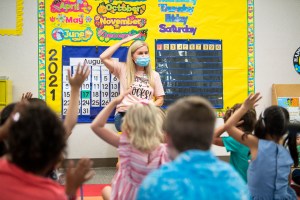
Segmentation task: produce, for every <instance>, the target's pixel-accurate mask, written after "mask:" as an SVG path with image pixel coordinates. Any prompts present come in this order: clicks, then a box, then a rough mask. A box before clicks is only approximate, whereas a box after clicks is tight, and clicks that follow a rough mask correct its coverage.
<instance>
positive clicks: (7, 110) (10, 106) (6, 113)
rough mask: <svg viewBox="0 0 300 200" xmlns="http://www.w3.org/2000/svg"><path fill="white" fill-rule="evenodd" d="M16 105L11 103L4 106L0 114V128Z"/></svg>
mask: <svg viewBox="0 0 300 200" xmlns="http://www.w3.org/2000/svg"><path fill="white" fill-rule="evenodd" d="M15 105H16V103H11V104H8V105H7V106H5V107H4V108H3V109H2V110H1V113H0V126H2V125H3V124H4V123H5V122H6V120H7V119H8V117H9V116H10V115H11V113H12V112H13V110H14V108H15Z"/></svg>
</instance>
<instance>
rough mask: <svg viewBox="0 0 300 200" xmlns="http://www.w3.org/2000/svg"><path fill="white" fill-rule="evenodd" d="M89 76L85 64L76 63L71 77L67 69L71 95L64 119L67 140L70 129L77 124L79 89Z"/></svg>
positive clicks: (88, 70)
mask: <svg viewBox="0 0 300 200" xmlns="http://www.w3.org/2000/svg"><path fill="white" fill-rule="evenodd" d="M89 74H90V69H89V68H88V67H87V66H86V64H84V66H80V63H78V65H77V70H76V73H75V74H74V76H73V77H72V76H71V72H70V69H68V79H69V83H70V85H71V95H70V103H69V106H68V110H67V114H66V118H65V120H64V126H65V129H66V134H67V135H66V137H67V138H68V137H69V136H70V135H71V133H72V129H73V128H74V126H75V125H76V123H77V117H78V102H79V92H80V87H81V85H82V83H83V82H84V81H85V79H86V78H87V77H88V75H89Z"/></svg>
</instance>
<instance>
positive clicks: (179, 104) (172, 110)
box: [137, 96, 248, 200]
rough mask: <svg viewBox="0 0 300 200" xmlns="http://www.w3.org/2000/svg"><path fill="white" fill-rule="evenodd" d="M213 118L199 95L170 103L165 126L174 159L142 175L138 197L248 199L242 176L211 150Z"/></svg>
mask: <svg viewBox="0 0 300 200" xmlns="http://www.w3.org/2000/svg"><path fill="white" fill-rule="evenodd" d="M215 121H216V114H215V111H214V109H213V108H212V105H211V104H210V103H209V102H208V101H207V100H205V99H203V98H201V97H196V96H191V97H185V98H182V99H179V100H177V101H176V102H175V103H174V104H172V105H171V106H169V108H168V109H167V116H166V120H165V123H164V130H165V132H166V136H167V143H168V149H169V150H170V151H169V152H170V156H171V157H172V158H176V159H175V160H174V161H173V162H171V163H168V164H165V165H163V166H162V167H160V169H158V170H155V171H154V172H152V173H150V174H149V175H148V176H147V177H146V178H145V179H144V181H143V183H142V185H141V187H140V189H139V191H138V195H137V199H138V200H147V199H149V200H160V199H188V200H196V199H197V200H198V199H231V200H241V199H242V200H243V199H248V190H247V186H246V184H245V182H244V181H243V179H242V178H241V177H240V176H239V175H238V173H237V172H236V171H235V170H234V169H233V168H232V166H230V165H229V164H228V163H225V162H223V161H220V160H219V159H217V158H216V157H215V156H214V155H213V153H212V152H211V151H210V147H211V144H212V139H213V133H214V127H215Z"/></svg>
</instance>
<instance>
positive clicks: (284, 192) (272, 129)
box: [225, 93, 297, 199]
mask: <svg viewBox="0 0 300 200" xmlns="http://www.w3.org/2000/svg"><path fill="white" fill-rule="evenodd" d="M260 99H261V97H260V94H259V93H256V94H254V95H253V94H251V95H249V97H248V98H247V99H246V100H245V102H244V103H243V104H242V106H241V107H240V108H239V109H238V110H237V111H236V112H235V113H234V114H233V115H232V116H231V117H230V118H229V119H228V120H227V122H226V123H225V130H226V131H227V132H228V134H229V135H230V136H232V137H233V138H234V139H236V140H237V141H239V142H240V143H242V144H244V145H246V146H248V147H249V148H250V152H251V158H252V161H251V163H250V164H249V168H248V187H249V190H250V194H251V198H252V199H297V196H296V193H295V191H294V190H293V189H291V187H290V186H289V180H288V177H289V174H290V169H291V166H292V164H293V160H292V158H291V156H290V154H289V152H288V151H287V150H286V149H285V148H284V147H283V146H282V145H281V142H282V137H283V135H285V134H286V131H287V123H288V122H287V117H286V115H285V112H284V111H283V109H282V107H279V106H270V107H268V108H267V109H266V110H265V111H263V112H262V114H261V115H260V117H259V119H258V121H257V123H256V125H255V129H254V135H251V134H247V135H246V134H245V133H244V132H243V131H242V130H239V129H238V128H237V127H236V124H237V123H238V122H239V120H240V119H241V118H242V116H243V115H244V114H245V113H247V111H248V110H249V109H251V108H253V107H254V106H255V105H256V103H257V102H258V101H259V100H260ZM292 149H293V148H290V150H292ZM294 162H295V163H296V162H297V160H295V161H294Z"/></svg>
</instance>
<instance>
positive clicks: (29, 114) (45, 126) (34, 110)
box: [0, 102, 93, 200]
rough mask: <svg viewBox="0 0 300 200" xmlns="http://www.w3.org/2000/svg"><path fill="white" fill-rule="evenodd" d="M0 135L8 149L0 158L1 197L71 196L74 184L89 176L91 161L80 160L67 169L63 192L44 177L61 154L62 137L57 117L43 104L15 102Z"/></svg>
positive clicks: (62, 199)
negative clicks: (5, 140) (5, 141)
mask: <svg viewBox="0 0 300 200" xmlns="http://www.w3.org/2000/svg"><path fill="white" fill-rule="evenodd" d="M4 138H7V143H8V149H7V153H6V156H5V157H2V158H0V177H1V178H0V194H1V198H3V199H10V200H19V199H23V200H27V199H28V200H29V199H44V200H48V199H49V200H53V199H56V200H67V199H75V198H76V190H77V189H78V187H79V186H80V185H81V184H82V183H83V182H85V181H87V180H89V179H90V178H91V177H92V176H93V173H92V171H91V166H92V162H91V161H90V160H89V159H81V160H80V161H79V162H78V164H77V166H76V168H75V169H72V170H68V172H67V180H66V188H65V191H64V189H63V188H62V187H61V186H60V185H59V184H58V183H56V182H54V181H53V180H51V179H49V178H48V177H47V175H48V174H49V171H51V170H52V169H53V168H54V166H56V165H57V163H58V162H59V161H60V158H61V155H62V154H64V153H65V147H66V139H65V128H64V126H63V124H62V122H61V120H60V119H59V118H58V117H57V115H56V114H55V113H54V112H53V111H52V110H51V109H50V108H48V107H47V106H46V105H45V104H38V103H24V102H21V103H18V104H17V105H16V106H15V108H14V111H13V113H12V114H11V115H10V117H9V118H8V119H7V120H6V122H5V123H4V124H3V125H2V126H1V127H0V140H2V139H4ZM66 194H67V195H66Z"/></svg>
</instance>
